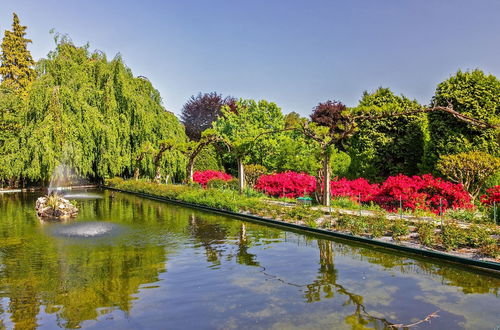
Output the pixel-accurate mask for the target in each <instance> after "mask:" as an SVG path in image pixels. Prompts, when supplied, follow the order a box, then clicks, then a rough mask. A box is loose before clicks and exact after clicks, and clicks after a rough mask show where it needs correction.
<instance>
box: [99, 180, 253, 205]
mask: <svg viewBox="0 0 500 330" xmlns="http://www.w3.org/2000/svg"><path fill="white" fill-rule="evenodd" d="M106 184H107V185H109V186H111V187H115V188H118V189H123V190H127V191H132V192H140V193H145V194H151V195H155V196H161V197H166V198H169V199H174V200H181V201H185V202H189V203H193V204H200V205H205V206H209V207H214V208H220V209H223V210H228V211H239V210H241V209H244V208H249V207H254V206H255V205H256V204H258V203H259V200H258V199H257V198H254V197H245V196H243V195H239V194H238V192H237V191H236V190H234V189H216V188H209V189H203V188H201V187H200V186H199V185H198V186H188V185H164V184H156V183H152V182H147V181H143V180H123V179H120V178H114V179H108V180H106Z"/></svg>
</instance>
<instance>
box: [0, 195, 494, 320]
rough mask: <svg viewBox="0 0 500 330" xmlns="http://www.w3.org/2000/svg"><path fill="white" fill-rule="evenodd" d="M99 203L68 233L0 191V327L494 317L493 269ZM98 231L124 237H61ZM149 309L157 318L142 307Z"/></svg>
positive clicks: (207, 217)
mask: <svg viewBox="0 0 500 330" xmlns="http://www.w3.org/2000/svg"><path fill="white" fill-rule="evenodd" d="M97 193H98V192H92V194H97ZM100 196H101V197H102V198H98V199H92V200H90V199H89V200H82V201H81V202H80V205H79V206H80V213H79V215H78V218H77V219H76V220H75V221H74V222H72V223H70V224H69V225H59V224H45V225H43V224H41V223H40V222H39V221H38V219H37V218H36V215H35V212H34V210H33V204H34V200H35V198H36V196H35V195H32V194H12V195H0V328H3V327H7V328H15V329H34V328H36V327H44V326H48V327H53V326H54V324H51V323H47V322H49V320H55V321H50V322H56V323H57V326H59V327H62V328H78V327H81V326H84V327H85V326H88V325H92V326H94V327H96V328H99V325H100V324H104V322H112V323H111V324H112V325H110V324H108V325H107V326H108V327H114V328H122V327H130V324H132V323H131V322H137V324H141V325H143V326H144V327H145V328H161V327H162V326H165V325H169V326H170V327H174V328H175V327H179V328H180V327H185V328H186V327H191V328H192V327H205V328H207V327H208V328H220V327H234V326H235V327H243V328H244V327H249V326H252V327H253V328H272V327H297V326H304V327H307V328H313V327H319V328H324V327H330V328H331V327H336V328H353V329H360V328H379V329H380V328H389V327H390V325H392V324H394V323H399V322H401V323H409V322H415V321H417V320H419V319H422V318H423V317H425V316H426V315H428V314H430V313H432V312H434V311H436V310H437V309H440V310H441V311H440V312H439V315H440V318H439V319H437V320H436V321H434V320H433V323H431V324H428V323H425V324H421V325H420V327H425V328H432V327H434V328H446V327H449V328H460V327H475V328H481V327H486V326H491V325H494V324H495V322H496V321H497V320H496V318H495V313H494V311H495V307H494V306H495V303H496V304H498V302H499V295H498V293H499V292H498V289H499V288H500V280H499V278H498V277H495V276H492V275H486V274H482V273H479V272H473V271H470V270H464V269H461V268H458V267H456V266H453V265H450V264H439V263H435V262H430V261H429V260H425V259H422V258H408V256H405V255H403V254H397V253H393V252H390V253H388V251H385V250H383V249H378V248H372V247H370V248H367V247H366V246H362V245H356V244H351V243H350V244H344V243H343V242H339V241H331V240H325V239H318V238H316V237H313V236H304V235H300V234H295V233H291V232H284V231H282V230H279V229H274V228H270V227H265V226H261V225H257V224H252V223H246V222H242V221H238V220H234V219H227V218H225V217H221V216H218V215H212V214H208V213H204V212H195V211H193V210H189V209H185V208H181V207H177V206H172V205H167V204H162V203H158V202H153V201H148V200H145V199H141V198H138V197H134V196H130V195H124V194H116V195H115V196H114V197H113V198H110V196H109V192H104V193H102V194H101V195H100ZM96 223H98V224H100V225H102V226H103V228H111V231H110V232H114V231H115V230H117V232H119V234H117V235H112V237H111V236H102V237H100V238H99V237H87V238H85V239H75V238H74V237H73V236H74V235H69V237H67V236H68V235H64V233H65V232H64V230H63V233H62V234H61V232H60V230H61V228H62V229H65V230H66V231H68V230H69V232H70V233H72V232H74V231H75V230H76V232H78V233H82V232H84V233H87V232H88V230H87V229H89V228H90V229H92V228H94V229H95V225H96ZM82 228H83V229H84V230H83V231H82ZM85 228H87V229H85ZM124 228H126V230H124ZM118 229H120V230H118ZM53 233H55V234H57V233H58V234H57V235H53ZM66 233H67V232H66ZM200 301H206V303H205V304H202V303H200ZM187 302H190V303H187ZM150 304H153V305H154V306H156V307H158V306H161V307H162V308H161V310H162V312H158V311H157V309H155V308H153V309H151V308H150V307H149V308H148V307H141V306H150ZM182 306H189V308H186V309H182V308H181V307H182ZM234 306H241V307H240V308H235V307H234ZM179 308H180V309H179ZM481 312H484V314H485V315H484V314H481V317H478V313H481ZM191 315H197V318H195V319H193V318H192V317H190V316H191ZM108 316H109V318H108ZM124 320H126V321H124ZM155 320H157V321H156V323H155ZM44 322H45V323H44ZM89 322H90V323H89ZM120 322H122V323H120ZM124 322H125V323H124ZM186 322H195V323H186ZM196 322H197V323H196ZM287 322H288V323H287Z"/></svg>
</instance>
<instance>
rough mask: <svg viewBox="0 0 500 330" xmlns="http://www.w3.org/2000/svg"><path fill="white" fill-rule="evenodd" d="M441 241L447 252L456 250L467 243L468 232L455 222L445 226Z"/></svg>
mask: <svg viewBox="0 0 500 330" xmlns="http://www.w3.org/2000/svg"><path fill="white" fill-rule="evenodd" d="M441 241H442V243H443V247H444V248H445V249H446V250H448V251H449V250H455V249H457V248H459V247H461V246H464V245H465V244H466V243H467V237H466V231H465V230H464V229H463V228H461V227H460V226H459V225H458V224H456V223H454V222H450V223H447V224H444V225H443V228H442V230H441Z"/></svg>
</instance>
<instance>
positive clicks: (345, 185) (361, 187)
mask: <svg viewBox="0 0 500 330" xmlns="http://www.w3.org/2000/svg"><path fill="white" fill-rule="evenodd" d="M379 190H380V188H379V186H378V184H371V183H370V182H368V180H366V179H365V178H358V179H355V180H347V179H346V178H342V179H339V180H333V181H332V182H331V183H330V194H331V195H332V197H350V198H351V199H352V200H354V201H359V200H360V201H361V202H369V201H372V200H373V197H374V196H376V195H377V194H378V192H379Z"/></svg>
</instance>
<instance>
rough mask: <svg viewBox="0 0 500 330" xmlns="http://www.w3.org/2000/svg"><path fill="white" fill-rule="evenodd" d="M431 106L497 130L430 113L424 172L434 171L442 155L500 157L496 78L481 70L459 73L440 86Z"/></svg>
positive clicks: (499, 95) (499, 91) (498, 85)
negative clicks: (479, 152)
mask: <svg viewBox="0 0 500 330" xmlns="http://www.w3.org/2000/svg"><path fill="white" fill-rule="evenodd" d="M432 103H433V104H434V106H445V107H451V108H453V109H454V110H455V111H456V113H457V114H459V115H464V116H468V117H470V118H475V119H477V120H481V121H483V122H488V123H490V124H492V125H493V126H497V127H496V128H495V127H491V125H490V127H484V126H477V125H469V124H468V123H467V122H465V121H463V120H459V119H460V118H457V116H456V115H454V114H451V113H446V112H432V113H429V130H430V141H429V146H428V148H426V152H425V157H424V165H425V166H424V170H427V171H433V170H434V169H435V165H436V163H437V162H438V160H439V157H440V156H442V155H450V154H457V153H461V152H468V151H483V152H487V153H489V154H492V155H494V156H500V134H499V130H498V124H499V123H500V81H499V80H498V79H497V78H496V77H495V76H493V75H486V74H484V73H483V72H482V71H481V70H474V71H468V72H462V71H458V72H457V73H456V74H455V75H454V76H452V77H450V78H449V79H447V80H445V81H443V82H442V83H440V84H439V85H438V86H437V89H436V93H435V95H434V97H433V100H432Z"/></svg>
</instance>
